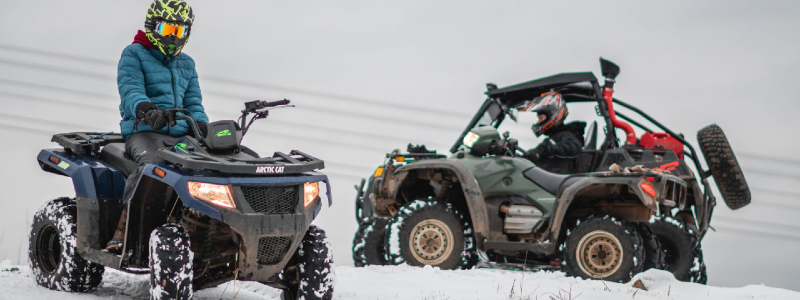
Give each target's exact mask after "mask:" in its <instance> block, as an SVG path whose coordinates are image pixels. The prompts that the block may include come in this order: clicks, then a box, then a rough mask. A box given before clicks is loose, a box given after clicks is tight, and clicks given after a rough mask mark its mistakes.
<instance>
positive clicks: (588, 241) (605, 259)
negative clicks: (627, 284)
mask: <svg viewBox="0 0 800 300" xmlns="http://www.w3.org/2000/svg"><path fill="white" fill-rule="evenodd" d="M575 252H576V253H575V254H576V258H577V261H578V266H580V268H581V270H582V271H583V272H584V273H585V274H587V275H589V276H591V277H593V278H605V277H608V276H611V275H612V274H614V273H616V272H617V270H619V267H620V265H621V263H622V261H623V258H624V252H623V250H622V243H620V242H619V239H617V238H616V237H615V236H614V235H613V234H611V233H609V232H608V231H604V230H595V231H592V232H590V233H589V234H587V235H585V236H584V237H583V238H581V240H580V241H579V242H578V247H577V249H575Z"/></svg>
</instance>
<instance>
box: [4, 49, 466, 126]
mask: <svg viewBox="0 0 800 300" xmlns="http://www.w3.org/2000/svg"><path fill="white" fill-rule="evenodd" d="M0 64H10V65H15V66H22V67H26V68H33V69H39V70H45V71H51V72H57V73H64V74H70V75H81V76H86V77H91V78H97V79H107V80H110V79H115V77H114V76H110V75H104V74H100V73H91V72H84V71H78V70H72V69H65V68H57V67H51V66H45V65H38V64H30V63H25V62H17V61H10V60H5V59H1V58H0ZM7 82H12V81H7ZM13 83H16V84H20V82H19V81H13ZM52 88H54V87H51V89H52ZM68 90H69V89H68ZM205 93H206V94H218V95H223V96H226V97H227V96H232V95H231V94H229V93H225V92H214V91H206V92H205ZM233 97H242V96H235V95H234V96H233ZM306 109H309V110H315V111H319V112H323V113H330V112H334V113H338V114H340V115H347V116H357V117H361V118H365V119H372V120H376V121H383V122H389V123H397V124H403V125H406V126H418V127H423V128H431V127H434V128H439V129H449V130H456V131H460V130H461V129H462V128H460V127H457V126H452V125H447V124H435V123H430V122H427V121H415V120H409V119H407V118H395V117H391V116H388V115H381V116H374V115H371V114H363V113H356V112H352V111H347V110H340V109H335V108H320V107H314V106H309V107H306Z"/></svg>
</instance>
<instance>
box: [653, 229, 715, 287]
mask: <svg viewBox="0 0 800 300" xmlns="http://www.w3.org/2000/svg"><path fill="white" fill-rule="evenodd" d="M650 229H651V230H652V231H653V234H655V235H656V238H658V241H659V243H661V247H662V249H664V252H665V254H664V267H663V268H662V269H664V270H666V271H670V272H672V274H674V275H675V278H676V279H678V280H680V281H689V282H696V283H702V284H705V283H706V281H707V280H708V277H707V276H706V265H705V262H704V261H703V250H702V249H701V248H700V240H699V239H698V238H697V235H696V232H695V230H694V229H693V227H692V226H689V225H688V224H687V223H686V222H685V221H683V220H679V219H676V218H673V217H666V216H660V217H653V218H652V219H650Z"/></svg>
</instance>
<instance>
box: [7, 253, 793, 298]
mask: <svg viewBox="0 0 800 300" xmlns="http://www.w3.org/2000/svg"><path fill="white" fill-rule="evenodd" d="M336 273H337V277H338V281H337V285H336V289H335V293H334V299H354V300H359V299H364V300H367V299H369V300H376V299H377V300H380V299H421V300H447V299H450V300H455V299H515V300H529V299H530V300H534V299H543V300H544V299H547V300H567V299H576V300H577V299H581V300H584V299H604V300H605V299H800V292H795V291H790V290H785V289H779V288H771V287H766V286H763V285H748V286H745V287H739V288H721V287H713V286H705V285H700V284H694V283H686V282H679V281H677V280H675V278H674V277H673V276H672V274H670V273H668V272H665V271H660V270H650V271H647V272H645V273H642V274H639V275H638V276H637V277H635V278H634V280H633V281H632V282H635V281H636V280H639V279H641V281H642V283H643V284H644V286H645V288H647V291H644V290H641V289H637V288H634V287H633V284H632V283H628V284H620V283H611V282H603V281H593V280H582V279H576V278H572V277H565V276H564V274H563V273H561V272H548V271H540V272H518V271H505V270H490V269H479V270H467V271H442V270H439V269H435V268H431V267H425V268H413V267H408V266H395V267H366V268H353V267H337V268H336ZM148 287H149V286H148V276H147V275H130V274H126V273H122V272H119V271H115V270H112V269H106V273H105V275H104V277H103V283H102V284H101V285H100V287H99V288H98V289H97V291H95V292H92V293H88V294H75V293H65V292H56V291H51V290H48V289H45V288H42V287H39V286H37V285H36V284H35V283H34V281H33V279H32V278H31V277H30V272H29V270H28V267H26V266H15V265H11V264H10V262H9V261H3V262H2V263H0V299H59V300H72V299H117V300H125V299H147V298H148ZM195 299H198V300H211V299H213V300H218V299H220V300H221V299H239V300H251V299H262V300H263V299H280V291H278V290H276V289H273V288H270V287H267V286H264V285H261V284H258V283H253V282H241V281H237V282H228V283H225V284H222V285H220V286H217V287H214V288H209V289H204V290H201V291H199V292H197V293H195Z"/></svg>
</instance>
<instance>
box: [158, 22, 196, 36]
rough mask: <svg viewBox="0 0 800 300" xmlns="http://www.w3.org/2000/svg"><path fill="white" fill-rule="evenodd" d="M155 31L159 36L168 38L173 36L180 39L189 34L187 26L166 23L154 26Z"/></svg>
mask: <svg viewBox="0 0 800 300" xmlns="http://www.w3.org/2000/svg"><path fill="white" fill-rule="evenodd" d="M155 31H156V32H157V33H158V34H159V35H161V36H169V35H172V34H175V37H177V38H179V39H182V38H185V37H186V35H187V34H188V33H189V26H184V25H172V24H168V23H158V24H156V28H155Z"/></svg>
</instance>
